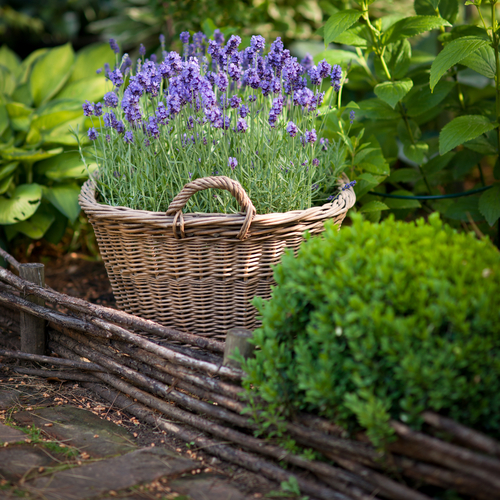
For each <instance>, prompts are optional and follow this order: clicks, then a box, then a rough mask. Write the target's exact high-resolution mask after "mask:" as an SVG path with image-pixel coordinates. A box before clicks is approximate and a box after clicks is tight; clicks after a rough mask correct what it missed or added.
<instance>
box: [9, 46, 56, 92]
mask: <svg viewBox="0 0 500 500" xmlns="http://www.w3.org/2000/svg"><path fill="white" fill-rule="evenodd" d="M48 50H49V49H45V48H44V49H38V50H35V51H34V52H32V53H31V54H30V55H29V56H28V57H27V58H26V59H25V60H24V61H23V62H22V63H21V66H19V69H18V70H17V72H16V78H17V79H18V80H19V83H20V84H21V85H22V84H25V83H27V82H28V77H29V74H30V71H31V67H32V65H33V64H34V63H35V62H36V61H37V60H38V59H40V57H42V56H43V55H44V54H45V53H46V52H47V51H48Z"/></svg>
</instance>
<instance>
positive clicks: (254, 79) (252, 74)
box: [244, 68, 260, 89]
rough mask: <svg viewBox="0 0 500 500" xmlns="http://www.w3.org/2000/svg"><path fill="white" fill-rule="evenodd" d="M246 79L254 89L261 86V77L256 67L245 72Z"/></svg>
mask: <svg viewBox="0 0 500 500" xmlns="http://www.w3.org/2000/svg"><path fill="white" fill-rule="evenodd" d="M244 80H245V83H246V84H247V85H250V87H252V88H253V89H258V88H259V86H260V78H259V74H258V72H257V70H256V69H255V68H248V69H247V70H246V71H245V73H244Z"/></svg>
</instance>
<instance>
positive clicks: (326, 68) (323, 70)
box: [318, 59, 332, 78]
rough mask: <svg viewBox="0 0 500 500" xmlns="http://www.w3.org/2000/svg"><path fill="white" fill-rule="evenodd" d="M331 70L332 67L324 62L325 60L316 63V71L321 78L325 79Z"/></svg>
mask: <svg viewBox="0 0 500 500" xmlns="http://www.w3.org/2000/svg"><path fill="white" fill-rule="evenodd" d="M331 70H332V67H331V65H330V64H328V63H327V62H326V59H323V60H322V61H320V62H319V63H318V71H319V76H320V77H321V78H327V77H328V75H329V74H330V71H331Z"/></svg>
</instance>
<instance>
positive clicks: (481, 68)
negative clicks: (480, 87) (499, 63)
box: [460, 45, 496, 78]
mask: <svg viewBox="0 0 500 500" xmlns="http://www.w3.org/2000/svg"><path fill="white" fill-rule="evenodd" d="M460 64H463V65H465V66H467V67H469V68H470V69H473V70H474V71H476V72H477V73H479V74H480V75H484V76H486V77H488V78H495V74H496V73H495V72H496V65H495V51H494V50H493V47H490V46H489V45H486V46H484V47H481V48H480V49H479V50H476V52H474V54H471V55H470V56H467V57H466V58H465V59H462V61H460Z"/></svg>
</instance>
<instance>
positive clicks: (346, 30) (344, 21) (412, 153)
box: [315, 0, 500, 232]
mask: <svg viewBox="0 0 500 500" xmlns="http://www.w3.org/2000/svg"><path fill="white" fill-rule="evenodd" d="M380 3H381V2H379V1H376V0H357V1H354V0H353V1H347V2H344V10H339V11H338V12H335V13H333V14H332V15H331V16H330V18H329V19H328V21H327V22H326V23H325V24H324V26H323V27H322V28H320V30H319V33H320V34H321V35H322V36H323V38H324V42H325V47H326V46H328V45H329V44H330V43H334V44H335V49H333V50H331V49H327V50H326V51H324V52H322V53H320V54H318V55H317V56H316V57H315V62H318V61H319V60H321V59H323V58H326V59H327V61H328V62H329V63H330V64H340V65H341V66H342V67H343V68H344V69H349V74H348V83H347V84H346V86H345V88H344V89H343V92H344V96H346V101H347V100H348V99H353V98H354V97H355V100H356V104H354V103H349V104H347V108H348V109H349V108H350V109H355V111H356V116H357V119H359V120H360V123H357V124H356V125H355V127H354V129H353V131H354V132H355V133H356V132H357V130H359V129H362V128H364V129H365V138H368V137H370V136H372V135H374V136H375V137H376V139H377V140H378V142H379V143H380V144H381V146H382V149H383V152H384V158H385V160H386V161H387V163H388V164H389V165H390V169H387V171H382V170H381V169H379V168H377V166H376V165H375V166H372V167H368V168H366V167H365V168H359V167H358V165H356V162H355V161H354V158H355V156H356V151H353V152H350V154H349V157H348V160H349V159H351V158H352V159H353V162H352V168H351V170H350V174H349V175H350V177H351V178H354V179H356V180H358V183H357V185H356V193H357V197H358V200H359V202H360V203H361V204H362V205H363V207H362V210H363V211H365V212H366V213H367V216H368V218H369V219H370V220H372V221H377V220H379V219H380V217H381V214H382V212H381V210H384V209H385V210H387V209H388V208H389V209H391V210H393V211H394V213H395V214H396V215H397V216H398V217H399V218H404V217H407V216H408V215H409V214H410V213H411V212H415V211H417V210H418V209H419V208H424V209H425V210H426V211H427V212H429V211H437V212H440V213H441V214H442V215H443V216H444V217H446V218H447V219H448V220H449V221H453V220H455V221H464V222H469V221H470V220H473V221H476V222H477V223H479V224H480V227H481V228H482V230H483V231H485V232H487V231H488V226H493V225H494V224H495V223H497V221H498V219H499V217H500V183H499V182H497V181H498V180H500V161H499V151H500V143H499V140H498V138H499V134H500V128H499V123H500V90H499V88H500V87H499V85H500V81H499V78H500V58H499V56H498V52H499V44H500V34H499V30H498V28H499V24H498V16H499V10H498V7H499V6H500V4H499V2H498V0H483V1H481V0H475V1H467V2H463V1H460V0H414V2H413V7H414V12H409V13H408V14H407V15H406V16H403V15H401V14H394V15H384V16H382V17H381V18H378V19H376V18H375V17H374V16H373V15H372V14H373V13H374V12H375V11H376V9H377V7H378V5H379V4H380ZM464 5H465V6H466V8H464ZM464 13H468V14H469V15H468V17H467V18H465V17H464ZM471 13H472V14H474V16H471V15H470V14H471ZM347 96H349V97H347ZM328 126H329V130H330V133H331V134H332V136H333V137H339V135H341V133H340V131H338V127H337V124H336V120H335V117H334V116H332V117H331V119H330V120H329V121H328ZM337 134H339V135H337ZM492 170H493V175H491V171H492ZM493 177H494V179H493ZM485 185H490V186H493V187H492V188H491V189H489V190H488V191H485V192H483V193H481V194H478V195H474V196H471V197H467V198H456V199H445V200H432V201H426V202H423V204H421V203H420V202H419V201H417V200H397V199H389V198H380V197H377V196H373V195H371V194H369V191H371V190H375V191H378V192H382V193H389V192H390V193H392V194H395V195H429V194H430V195H440V194H443V193H445V194H450V193H456V192H460V191H462V190H465V189H471V188H474V187H476V188H479V187H482V186H485ZM382 202H383V204H385V206H384V205H382ZM422 205H423V206H422ZM387 213H388V212H387Z"/></svg>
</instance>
